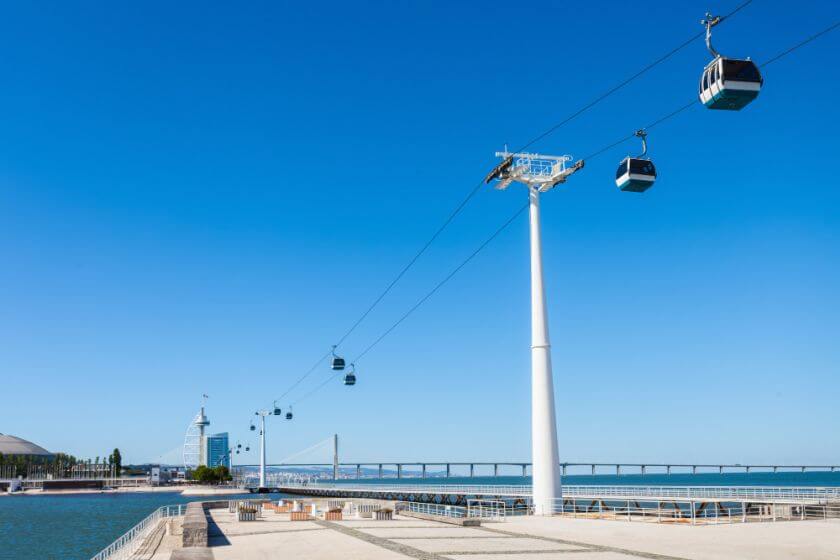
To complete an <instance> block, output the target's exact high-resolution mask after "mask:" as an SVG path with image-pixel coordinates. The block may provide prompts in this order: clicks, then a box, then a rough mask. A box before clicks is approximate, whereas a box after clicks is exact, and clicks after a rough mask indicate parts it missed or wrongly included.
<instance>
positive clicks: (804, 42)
mask: <svg viewBox="0 0 840 560" xmlns="http://www.w3.org/2000/svg"><path fill="white" fill-rule="evenodd" d="M751 1H752V0H749V1H748V2H745V3H743V4H741V5H740V6H738V7H737V8H736V9H735V10H733V11H732V12H730V13H729V14H728V15H726V16H724V17H722V18H721V20H720V21H723V20H724V19H726V18H728V17H731V16H732V15H733V14H735V13H736V12H738V11H739V10H741V9H742V8H744V7H746V6H747V5H748V4H750V3H751ZM837 27H840V21H838V22H834V23H833V24H831V25H830V26H828V27H826V28H825V29H823V30H821V31H818V32H817V33H814V34H813V35H811V36H809V37H807V38H806V39H804V40H802V41H800V42H799V43H797V44H795V45H793V46H792V47H790V48H788V49H786V50H784V51H782V52H781V53H779V54H777V55H776V56H774V57H772V58H770V59H769V60H767V61H766V62H764V63H762V64H760V65H757V66H758V67H759V68H763V67H766V66H769V65H770V64H773V63H775V62H776V61H778V60H780V59H781V58H784V57H785V56H787V55H788V54H790V53H792V52H794V51H796V50H798V49H799V48H801V47H803V46H805V45H807V44H808V43H810V42H812V41H814V40H815V39H817V38H819V37H821V36H822V35H825V34H827V33H829V32H831V31H833V30H835V29H836V28H837ZM704 33H705V32H704ZM701 35H702V33H701V34H698V35H697V36H696V37H694V38H692V40H694V39H696V38H697V37H699V36H701ZM689 42H690V41H689ZM679 48H682V46H681V47H679ZM679 48H678V49H677V50H679ZM674 52H676V51H674ZM671 54H673V53H671ZM667 56H670V55H666V57H665V58H667ZM665 58H663V59H662V60H664V59H665ZM660 62H661V61H660ZM657 63H658V62H657ZM654 65H655V64H654ZM650 67H651V68H652V67H653V66H650ZM649 69H650V68H646V69H644V70H643V71H641V72H640V73H638V75H641V74H643V73H644V72H646V71H647V70H649ZM638 75H636V76H634V77H633V78H631V80H632V79H635V77H638ZM627 83H629V82H627ZM625 85H626V84H625ZM620 87H623V85H620V86H618V87H617V88H615V91H617V90H618V89H620ZM608 95H609V94H608ZM595 104H597V101H596V102H595V103H593V104H592V105H591V106H594V105H595ZM695 105H696V98H693V99H692V100H691V101H690V102H689V103H687V104H685V105H683V106H681V107H679V108H678V109H676V110H674V111H672V112H670V113H668V114H666V115H664V116H662V117H660V118H658V119H656V120H655V121H653V122H652V123H651V124H649V125H647V126H646V127H644V129H642V130H649V129H651V128H654V127H655V126H657V125H659V124H661V123H663V122H665V121H667V120H669V119H671V118H673V117H675V116H677V115H678V114H680V113H682V112H684V111H686V110H687V109H688V108H690V107H692V106H695ZM588 108H590V107H586V108H584V109H583V111H585V110H586V109H588ZM583 111H580V112H578V113H577V114H580V113H582V112H583ZM577 114H573V116H572V117H570V118H569V119H567V120H566V121H564V122H563V123H559V124H558V125H555V126H554V127H552V128H550V129H549V130H548V131H547V132H546V133H543V134H542V135H540V136H539V137H537V138H536V139H535V140H532V141H531V142H529V143H528V144H526V145H525V147H527V146H529V145H531V144H533V143H534V142H536V141H537V140H539V139H541V138H544V137H545V136H547V135H548V134H551V133H552V132H554V131H555V130H557V128H559V127H560V126H562V125H563V124H565V122H568V120H571V119H573V118H574V117H575V116H577ZM636 136H637V134H636V133H633V134H630V135H627V136H625V137H623V138H621V139H620V140H617V141H615V142H612V143H611V144H609V145H607V146H605V147H603V148H601V149H599V150H597V151H596V152H593V153H592V154H590V155H588V156H586V157H585V158H583V159H592V158H594V157H597V156H599V155H601V154H602V153H604V152H606V151H608V150H609V149H611V148H613V147H615V146H617V145H619V144H621V143H623V142H626V141H628V140H631V139H633V138H634V137H636ZM522 149H524V147H523V148H522ZM483 184H484V181H481V182H480V183H479V184H478V185H477V186H476V187H474V188H473V190H472V191H470V193H469V195H468V196H467V197H466V198H465V199H464V200H463V201H462V202H461V204H460V205H459V206H458V207H457V208H456V209H455V210H454V211H453V212H452V213H451V214H450V216H449V217H448V218H447V220H446V221H445V222H444V224H443V225H442V226H441V227H440V228H439V229H438V230H437V231H436V232H435V234H434V235H433V236H432V238H430V240H429V241H428V242H427V243H426V244H425V245H424V246H423V247H422V248H421V250H420V251H419V252H418V253H417V254H416V255H415V257H414V258H413V259H412V260H411V261H409V264H408V265H406V267H404V268H403V269H402V270H401V271H400V273H399V274H398V275H397V277H395V279H394V280H393V281H392V282H391V283H390V284H389V285H388V286H387V287H386V289H385V291H383V293H382V294H381V295H380V296H379V297H378V298H377V299H376V300H375V301H374V303H373V304H372V305H371V306H370V307H369V308H368V309H367V310H366V311H365V313H364V314H363V315H362V317H360V319H359V320H357V321H356V323H354V324H353V326H352V327H351V328H350V329H349V330H348V331H347V332H346V333H345V335H344V336H343V337H342V338H341V340H340V342H343V341H344V340H345V339H346V338H347V336H349V335H350V334H351V333H352V332H353V330H355V328H356V327H357V326H358V325H359V324H360V323H361V322H362V321H363V320H364V319H365V317H367V315H368V314H369V313H370V312H371V311H372V310H373V308H375V307H376V305H378V303H379V302H380V301H381V300H382V299H383V298H384V297H385V295H387V293H388V292H389V291H390V290H391V288H393V286H394V285H395V284H396V283H397V282H398V281H399V279H400V278H402V276H403V275H404V274H405V273H406V272H407V271H408V269H409V268H411V266H413V264H414V263H415V262H416V261H417V259H419V257H420V256H421V255H422V254H423V253H424V252H425V251H426V249H428V247H429V246H430V245H431V244H432V243H433V242H434V240H435V239H436V238H437V237H438V236H439V235H440V233H442V232H443V230H444V229H445V228H446V227H447V226H448V225H449V223H451V222H452V220H453V219H454V218H455V217H456V216H457V215H458V213H460V211H461V210H462V209H463V207H464V206H465V205H466V204H467V202H469V200H470V199H471V198H472V197H473V196H474V195H475V194H476V193H477V192H478V190H479V188H480V187H481V185H483ZM526 208H527V205H525V206H523V207H522V208H521V209H520V210H518V211H517V212H516V214H514V215H513V216H512V217H511V218H510V219H509V220H508V221H507V222H505V223H504V224H503V225H502V226H501V227H500V228H499V229H498V230H496V232H494V234H493V235H492V236H491V237H490V238H488V239H487V240H486V241H485V242H484V243H482V244H481V245H480V246H479V248H478V249H477V250H476V251H475V252H473V253H472V254H471V255H470V256H469V257H467V259H466V260H465V261H463V262H462V263H461V264H460V265H459V266H458V267H456V268H455V269H454V270H453V271H452V272H450V274H449V275H448V276H446V277H445V278H444V279H443V280H442V281H441V282H439V283H438V284H437V285H436V286H435V287H434V288H433V289H432V290H431V291H430V292H428V293H427V294H426V295H425V296H424V297H423V298H421V299H420V300H419V301H418V302H417V303H416V304H415V305H414V306H413V307H411V308H410V309H409V310H408V311H407V312H406V313H405V314H403V315H402V316H401V317H400V318H399V319H398V320H397V321H396V322H395V323H394V324H392V325H391V326H390V327H389V328H388V329H387V330H386V331H384V332H383V333H382V334H381V335H380V336H379V337H378V338H377V339H376V340H374V341H373V343H371V344H370V345H369V346H368V347H367V348H365V350H363V351H362V353H360V354H359V355H358V357H357V358H356V359H355V360H354V363H355V362H356V361H358V360H359V359H361V358H362V357H363V356H365V355H366V354H367V353H368V352H370V350H372V349H373V348H374V347H375V346H376V345H377V344H379V342H381V341H382V340H383V339H384V338H385V337H386V336H388V335H389V334H390V333H391V332H392V331H393V330H394V329H395V328H396V327H397V326H399V324H400V323H402V322H403V321H404V320H405V319H407V318H408V316H410V315H411V314H412V313H413V312H414V311H415V310H416V309H417V308H419V307H420V306H421V305H422V304H423V303H425V301H427V300H428V299H429V298H430V297H431V296H432V295H433V294H434V293H435V292H436V291H437V290H438V289H439V288H440V287H442V286H443V285H444V284H445V283H446V282H448V281H449V280H450V279H451V278H452V277H453V276H454V275H455V274H456V273H457V272H458V271H459V270H460V269H461V268H463V267H464V266H465V265H466V264H467V263H468V262H469V261H470V260H472V258H473V257H475V256H476V255H477V254H478V253H479V252H480V251H481V250H483V249H484V248H485V247H486V246H487V245H488V244H489V243H490V242H491V241H492V240H493V239H494V238H495V237H496V236H497V235H498V234H499V233H501V232H502V231H503V230H504V229H506V228H507V227H508V226H509V225H510V223H512V222H513V220H514V219H515V218H516V217H517V216H518V215H519V214H520V213H521V212H523V211H524V210H525V209H526ZM336 346H337V345H336ZM331 354H332V352H328V353H327V354H325V355H324V356H323V357H322V358H321V359H319V360H318V362H316V364H315V365H314V366H313V367H312V368H311V369H310V370H309V371H308V372H307V373H306V374H305V375H304V376H302V377H301V378H300V379H298V381H296V382H295V383H294V384H293V385H292V387H290V388H289V389H288V390H287V391H286V393H284V395H283V396H285V395H286V394H288V393H289V392H291V391H292V390H293V389H294V388H295V387H297V386H298V385H299V384H300V383H301V382H302V381H303V380H304V379H305V378H306V377H308V376H309V375H310V374H311V373H312V372H314V371H315V370H316V369H317V367H318V366H319V365H320V364H321V362H323V360H324V359H326V358H327V357H329V356H330V355H331ZM334 377H335V375H331V376H329V377H328V378H327V379H325V380H324V381H323V382H322V383H321V384H319V385H317V386H316V387H314V388H313V389H312V390H310V391H309V392H308V393H306V394H305V395H303V396H302V397H301V398H299V399H298V400H297V401H295V403H294V404H297V403H299V402H301V401H303V400H305V399H307V398H309V397H310V396H311V395H313V394H315V393H316V392H318V391H319V390H320V389H321V388H323V387H324V386H326V385H327V384H328V383H329V382H330V381H332V380H333V379H334ZM354 383H355V375H353V382H352V383H348V382H347V378H346V377H345V384H347V385H352V384H354ZM281 398H282V397H281ZM287 418H288V414H287Z"/></svg>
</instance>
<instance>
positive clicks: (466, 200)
mask: <svg viewBox="0 0 840 560" xmlns="http://www.w3.org/2000/svg"><path fill="white" fill-rule="evenodd" d="M752 1H753V0H746V1H745V2H742V3H741V4H739V5H738V6H737V7H736V8H735V9H734V10H732V11H731V12H729V13H728V14H726V15H725V16H721V18H720V23H722V22H724V21H725V20H727V19H728V18H730V17H732V16H733V15H735V14H736V13H738V12H739V11H741V10H742V9H744V8H746V7H747V6H748V5H750V4H751V3H752ZM704 34H705V30H704V31H701V32H700V33H697V34H695V35H693V36H691V37H690V38H689V39H687V40H686V41H684V42H683V43H680V44H679V45H677V46H676V47H674V48H673V49H671V50H670V51H668V52H667V53H665V54H664V55H662V56H660V57H659V58H657V59H656V60H654V61H653V62H651V63H649V64H648V65H646V66H645V67H643V68H642V69H641V70H639V71H638V72H636V73H635V74H633V75H632V76H630V77H629V78H627V79H625V80H623V81H622V82H620V83H619V84H617V85H615V86H613V87H612V88H610V89H609V90H607V91H606V92H604V93H602V94H601V95H599V96H598V97H596V98H595V99H594V100H592V101H590V102H589V103H587V104H586V105H584V106H583V107H581V108H580V109H578V110H577V111H575V112H574V113H572V114H571V115H569V116H567V117H566V118H565V119H563V120H562V121H560V122H559V123H557V124H555V125H552V126H551V127H550V128H548V129H547V130H545V131H543V132H542V133H540V134H538V135H537V136H535V137H534V138H532V139H531V140H529V141H528V142H526V143H525V144H524V145H522V146H521V147H520V148H518V149H516V150H514V152H521V151H524V150H526V149H527V148H528V147H530V146H532V145H533V144H535V143H537V142H539V141H540V140H542V139H544V138H546V137H547V136H550V135H551V134H553V133H554V132H556V131H557V130H558V129H560V128H561V127H562V126H564V125H565V124H567V123H569V122H571V121H572V120H574V119H575V118H577V117H579V116H580V115H582V114H583V113H585V112H586V111H588V110H589V109H591V108H593V107H595V106H596V105H597V104H598V103H600V102H601V101H603V100H604V99H606V98H608V97H609V96H611V95H613V94H614V93H616V92H617V91H619V90H620V89H622V88H623V87H624V86H626V85H628V84H629V83H631V82H632V81H634V80H635V79H637V78H639V77H640V76H642V75H643V74H645V73H647V72H648V71H649V70H651V69H653V68H654V67H655V66H658V65H659V64H661V63H662V62H665V61H666V60H667V59H669V58H670V57H671V56H673V55H674V54H676V53H677V52H679V51H680V50H682V49H683V48H685V47H686V46H688V45H689V44H691V43H692V42H694V41H695V40H697V39H699V38H700V37H702V36H703V35H704ZM628 139H629V138H628ZM623 141H624V140H622V141H621V142H623ZM619 143H620V142H619ZM484 183H485V181H484V180H482V181H479V182H478V183H477V184H476V185H475V186H474V187H473V188H472V189H471V190H470V191H469V192H468V193H467V196H466V197H465V198H464V199H463V200H462V201H461V202H460V203H459V204H458V205H457V206H456V207H455V209H454V210H453V211H452V212H451V213H450V214H449V216H448V217H447V218H446V220H444V222H443V223H442V224H441V225H440V227H438V229H437V230H435V232H434V233H433V234H432V236H431V237H430V238H429V239H428V240H427V241H426V243H425V244H424V245H423V246H422V247H421V248H420V250H418V251H417V253H415V254H414V256H413V257H412V258H411V259H410V260H409V261H408V262H407V263H406V264H405V266H403V268H402V269H401V270H400V271H399V272H398V273H397V275H396V276H394V278H393V279H392V280H391V281H390V282H389V283H388V285H387V286H385V289H384V290H382V292H381V293H380V294H379V295H378V296H377V297H376V299H374V300H373V302H372V303H371V304H370V305H369V306H368V308H367V309H365V311H364V312H363V313H362V314H361V316H359V318H358V319H356V321H355V322H354V323H353V324H352V325H351V326H350V328H349V329H347V331H345V333H344V334H343V335H342V336H341V337H340V338H339V339H338V342H337V343H336V344H335V345H334V346H333V351H332V354H333V356H335V357H336V358H338V356H336V355H335V349H336V348H338V347H339V346H341V345H342V344H343V343H344V342H345V341H346V340H347V338H348V337H349V336H350V335H351V334H352V333H353V332H354V331H355V330H356V328H357V327H358V326H359V325H360V324H361V323H362V322H363V321H364V320H365V319H366V318H367V317H368V315H370V313H371V312H372V311H373V310H374V309H375V308H376V307H377V306H378V305H379V303H380V302H381V301H382V300H383V299H384V298H385V296H387V295H388V294H389V293H390V291H391V290H392V289H393V288H394V286H396V284H397V283H398V282H399V281H400V280H401V279H402V278H403V276H405V274H406V273H407V272H408V271H409V270H410V269H411V267H413V266H414V264H415V263H416V262H417V261H418V260H419V259H420V257H421V256H423V254H424V253H425V252H426V251H427V250H428V249H429V247H431V245H432V244H433V243H434V242H435V241H436V240H437V238H438V237H439V236H440V234H441V233H443V231H444V230H445V229H446V228H447V227H449V225H450V224H451V223H452V221H453V220H454V219H455V218H456V217H457V216H458V214H460V213H461V211H462V210H463V209H464V207H465V206H466V205H467V204H468V203H469V202H470V200H472V198H473V197H474V196H475V195H476V194H478V192H479V191H480V190H481V188H482V186H483V185H484ZM329 355H330V353H327V354H326V355H325V356H323V357H322V358H321V359H320V360H318V362H316V363H315V365H314V366H313V367H312V368H311V369H309V370H308V371H307V372H306V373H305V374H304V375H302V376H301V377H300V378H299V379H298V380H297V381H295V383H293V384H292V386H291V387H289V388H288V389H287V390H286V391H285V392H284V393H283V394H282V395H281V396H280V397H279V398H278V400H281V399H282V398H283V397H285V396H286V395H288V394H289V393H291V392H292V391H293V390H294V389H295V388H296V387H297V386H298V385H300V383H301V382H303V381H304V380H305V379H306V378H308V377H309V376H310V375H311V374H312V373H314V372H315V370H316V369H317V368H318V366H319V365H320V363H321V362H322V361H323V360H325V359H326V358H327V357H329Z"/></svg>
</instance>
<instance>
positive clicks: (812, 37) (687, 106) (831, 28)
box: [583, 21, 840, 160]
mask: <svg viewBox="0 0 840 560" xmlns="http://www.w3.org/2000/svg"><path fill="white" fill-rule="evenodd" d="M838 27H840V21H836V22H834V23H832V24H831V25H829V26H828V27H826V28H825V29H822V30H821V31H818V32H816V33H814V34H813V35H810V36H809V37H806V38H805V39H803V40H802V41H800V42H798V43H796V44H795V45H793V46H792V47H790V48H787V49H785V50H783V51H782V52H780V53H779V54H777V55H776V56H773V57H772V58H770V59H769V60H767V61H766V62H763V63H761V64H759V65H758V67H759V68H766V67H767V66H770V65H771V64H773V63H774V62H776V61H778V60H780V59H782V58H784V57H786V56H787V55H789V54H791V53H792V52H794V51H796V50H797V49H799V48H801V47H804V46H805V45H807V44H808V43H810V42H811V41H814V40H815V39H818V38H819V37H822V36H823V35H825V34H827V33H830V32H831V31H834V30H835V29H837V28H838ZM696 105H698V103H697V98H696V97H692V98H691V101H689V102H688V103H686V104H685V105H683V106H682V107H680V108H678V109H676V110H674V111H671V112H670V113H668V114H667V115H664V116H662V117H659V118H658V119H656V120H655V121H653V122H652V123H650V124H649V125H647V126H644V127H643V130H650V129H651V128H653V127H655V126H657V125H659V124H661V123H663V122H665V121H667V120H669V119H671V118H673V117H676V116H677V115H679V114H680V113H682V112H683V111H685V110H687V109H690V108H691V107H694V106H696ZM633 138H635V133H633V134H628V135H627V136H625V137H623V138H621V139H619V140H616V141H615V142H612V143H610V144H607V145H606V146H604V147H603V148H600V149H598V150H597V151H595V152H592V153H591V154H589V155H588V156H585V157H584V158H583V159H584V160H590V159H592V158H595V157H597V156H599V155H601V154H603V153H604V152H606V151H608V150H610V149H612V148H615V147H616V146H618V145H620V144H623V143H624V142H627V141H628V140H632V139H633Z"/></svg>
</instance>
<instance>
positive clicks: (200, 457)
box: [184, 395, 210, 469]
mask: <svg viewBox="0 0 840 560" xmlns="http://www.w3.org/2000/svg"><path fill="white" fill-rule="evenodd" d="M206 401H207V395H202V400H201V410H200V411H199V413H198V414H196V416H195V418H193V421H192V422H190V425H189V427H188V428H187V433H186V435H185V436H184V466H185V467H186V468H188V469H194V468H196V467H197V466H199V465H207V437H206V435H205V433H204V432H205V428H207V426H209V425H210V420H208V419H207V415H206V414H205V413H204V405H205V404H206Z"/></svg>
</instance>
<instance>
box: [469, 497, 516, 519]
mask: <svg viewBox="0 0 840 560" xmlns="http://www.w3.org/2000/svg"><path fill="white" fill-rule="evenodd" d="M507 510H508V505H507V503H505V502H504V501H502V500H476V499H472V500H468V501H467V517H473V518H477V519H484V520H487V521H504V520H505V517H506V515H507Z"/></svg>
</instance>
